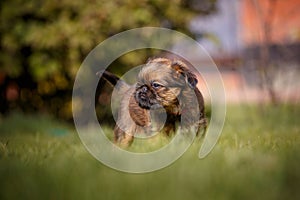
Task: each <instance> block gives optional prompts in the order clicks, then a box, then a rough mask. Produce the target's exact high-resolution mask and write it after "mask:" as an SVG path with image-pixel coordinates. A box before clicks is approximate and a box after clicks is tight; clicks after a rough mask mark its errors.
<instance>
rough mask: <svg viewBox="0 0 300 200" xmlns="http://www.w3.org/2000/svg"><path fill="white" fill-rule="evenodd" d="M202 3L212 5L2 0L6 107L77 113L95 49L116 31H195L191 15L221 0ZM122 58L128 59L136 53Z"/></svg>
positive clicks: (153, 0)
mask: <svg viewBox="0 0 300 200" xmlns="http://www.w3.org/2000/svg"><path fill="white" fill-rule="evenodd" d="M202 3H203V4H209V5H212V6H210V7H207V6H204V8H205V9H202V8H203V7H201V6H199V5H201V3H199V2H198V1H195V0H188V1H184V0H169V1H165V0H127V1H121V0H114V1H106V0H88V1H73V0H45V1H40V0H29V1H28V0H3V1H1V3H0V4H1V13H0V20H1V26H0V37H1V43H0V50H1V55H0V65H1V69H0V75H1V74H2V77H5V78H2V81H1V77H0V84H1V82H2V84H1V85H0V88H1V95H2V97H3V98H4V99H5V100H4V101H3V102H2V104H1V110H2V111H3V112H4V111H6V110H8V109H9V108H11V107H12V108H15V107H20V108H22V109H23V110H24V109H25V110H26V109H29V110H41V109H45V110H50V111H51V112H53V113H55V114H56V115H57V116H60V117H64V118H71V116H72V114H71V92H72V85H73V81H74V77H75V75H76V72H77V70H78V68H79V66H80V64H81V62H82V61H83V59H84V58H85V56H86V55H87V54H88V52H89V51H90V50H91V49H93V48H94V47H95V46H96V45H97V44H99V43H100V42H101V41H103V40H105V39H106V38H108V37H109V36H111V35H114V34H116V33H119V32H121V31H124V30H127V29H131V28H136V27H142V26H158V27H167V28H171V29H175V30H178V31H181V32H184V33H187V34H189V35H191V36H192V35H193V34H192V33H191V32H190V31H189V29H188V25H189V22H190V20H191V19H192V18H193V17H195V16H196V15H199V14H206V13H208V12H210V11H211V10H212V9H213V8H214V6H213V5H214V4H215V0H205V1H202ZM144 56H145V55H144ZM120 62H121V63H120V64H123V65H126V63H127V62H132V59H131V60H130V59H123V60H121V61H120ZM133 64H134V63H133ZM136 64H138V63H136ZM11 84H15V85H16V86H17V87H15V90H17V92H18V97H17V98H16V99H17V100H15V99H14V100H13V102H11V101H10V100H9V99H8V98H7V94H8V93H7V88H9V87H11ZM2 97H1V98H2Z"/></svg>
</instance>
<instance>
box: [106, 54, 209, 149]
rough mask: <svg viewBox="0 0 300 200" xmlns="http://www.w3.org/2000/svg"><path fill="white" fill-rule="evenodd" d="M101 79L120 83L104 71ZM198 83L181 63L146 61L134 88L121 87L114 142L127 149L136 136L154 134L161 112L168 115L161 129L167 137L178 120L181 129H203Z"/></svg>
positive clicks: (203, 116)
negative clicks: (182, 125)
mask: <svg viewBox="0 0 300 200" xmlns="http://www.w3.org/2000/svg"><path fill="white" fill-rule="evenodd" d="M102 76H103V77H104V78H105V79H107V80H108V81H109V82H110V83H112V84H113V85H115V84H116V82H117V81H118V80H119V78H118V77H116V76H115V75H113V74H111V73H109V72H106V71H105V72H103V75H102ZM197 83H198V81H197V78H196V76H195V74H193V73H192V72H191V71H190V70H189V69H188V67H187V65H186V64H185V63H184V62H182V61H179V60H170V59H167V58H156V59H151V60H149V61H148V62H147V63H146V64H145V66H143V67H142V69H141V71H140V72H139V74H138V81H137V83H136V85H133V86H130V85H127V84H126V83H122V84H121V85H122V87H120V90H121V94H124V95H123V96H122V99H121V105H120V109H119V112H118V119H117V123H116V126H115V129H114V135H115V142H116V143H117V144H119V145H121V146H125V147H126V146H129V145H130V144H131V143H132V141H133V139H134V136H135V135H137V134H141V133H144V134H148V133H150V132H151V131H153V125H154V121H155V118H156V117H157V118H158V120H156V122H155V123H159V122H160V119H161V116H162V113H164V112H165V113H166V115H167V116H166V122H165V124H164V129H163V130H164V132H165V133H166V134H167V135H169V134H170V133H171V132H173V131H174V132H175V126H176V123H177V122H179V121H181V122H183V121H184V124H185V126H186V127H183V128H188V127H190V126H196V128H197V130H198V128H199V127H200V126H202V127H204V128H205V127H206V119H205V114H204V100H203V96H202V94H201V92H200V91H199V89H198V88H197V87H196V85H197ZM195 106H196V107H195ZM152 111H153V113H154V116H156V117H154V118H153V115H151V112H152ZM154 130H155V129H154Z"/></svg>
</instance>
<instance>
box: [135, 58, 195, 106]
mask: <svg viewBox="0 0 300 200" xmlns="http://www.w3.org/2000/svg"><path fill="white" fill-rule="evenodd" d="M197 82H198V81H197V78H196V76H195V75H194V74H193V73H192V72H191V71H190V70H188V67H187V65H186V64H185V63H183V62H182V61H179V60H174V61H172V60H170V59H167V58H156V59H152V60H150V61H148V62H147V63H146V65H145V66H144V67H143V68H142V69H141V71H140V73H139V74H138V82H137V84H136V90H135V99H136V101H137V102H138V104H139V106H140V107H142V108H145V109H155V108H159V107H164V108H168V107H174V106H178V104H179V100H178V98H179V95H180V94H181V92H182V91H183V90H194V89H195V87H196V85H197Z"/></svg>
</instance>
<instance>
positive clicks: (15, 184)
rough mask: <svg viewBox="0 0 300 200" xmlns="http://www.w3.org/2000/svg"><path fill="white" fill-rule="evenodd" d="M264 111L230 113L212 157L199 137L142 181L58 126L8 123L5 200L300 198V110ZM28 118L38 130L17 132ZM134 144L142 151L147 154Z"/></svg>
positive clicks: (2, 163)
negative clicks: (203, 149) (54, 130)
mask: <svg viewBox="0 0 300 200" xmlns="http://www.w3.org/2000/svg"><path fill="white" fill-rule="evenodd" d="M264 109H265V112H264V114H262V113H261V112H260V110H261V107H247V106H236V107H230V108H228V111H227V119H226V123H225V126H224V130H223V133H222V135H221V138H220V139H219V142H218V144H217V145H216V147H215V148H214V149H213V151H212V153H211V154H210V155H208V157H206V158H204V159H203V160H199V159H198V157H197V154H198V151H199V147H200V145H201V143H202V140H201V139H200V140H199V139H198V140H199V141H195V142H194V144H193V145H192V147H191V148H190V149H189V150H188V151H187V152H186V153H185V154H184V155H183V157H181V158H180V159H179V160H177V161H176V162H175V163H174V164H172V165H171V166H168V167H166V168H164V169H162V170H159V171H156V172H153V173H148V174H139V175H136V174H127V173H122V172H118V171H115V170H113V169H110V168H108V167H106V166H104V165H103V164H101V163H99V162H98V161H97V160H96V159H94V158H93V157H92V156H91V155H90V154H89V153H88V152H87V151H86V150H85V149H84V146H83V144H81V142H80V141H79V138H78V136H76V133H75V132H74V133H73V132H70V131H69V134H65V135H61V136H59V137H58V136H54V135H52V134H49V132H48V131H49V126H48V125H50V124H52V123H53V122H52V121H51V120H50V121H49V124H47V123H46V121H47V120H46V119H47V118H41V117H36V118H35V117H30V118H29V117H28V116H26V117H23V118H22V117H21V116H16V115H14V116H13V117H12V118H7V119H2V120H0V133H1V134H0V178H1V180H3V181H1V183H0V198H1V199H174V200H176V199H299V198H300V193H299V189H298V188H299V184H300V170H299V163H300V156H299V155H300V154H299V152H300V136H299V132H300V126H299V124H300V123H299V117H298V115H299V112H300V108H299V106H298V107H292V106H283V107H282V106H277V107H268V106H266V107H265V108H264ZM22 119H23V121H25V122H26V123H23V124H31V125H32V126H33V128H31V129H29V128H28V127H27V128H26V130H27V131H29V132H28V133H27V134H23V133H24V132H22V130H20V129H16V126H15V123H14V122H18V123H21V121H22ZM40 119H43V120H42V122H43V123H41V124H40V123H39V122H40ZM30 121H31V122H30ZM21 124H22V123H21ZM34 124H36V125H37V126H35V125H34ZM31 125H30V126H31ZM38 126H39V129H37V127H38ZM3 127H6V128H5V129H4V128H3ZM8 127H10V129H8ZM50 127H51V126H50ZM57 127H58V125H53V126H52V128H57ZM59 128H61V127H60V126H59ZM5 130H6V131H5ZM8 130H9V132H7V131H8ZM30 130H31V131H30ZM106 130H107V131H109V128H106ZM110 132H111V130H110ZM133 145H134V146H133V147H132V148H133V149H134V150H138V149H140V150H144V149H145V148H146V147H145V146H139V143H133ZM149 145H150V148H151V145H153V144H149ZM158 145H160V142H159V141H158ZM99 148H100V147H99ZM162 191H163V192H162Z"/></svg>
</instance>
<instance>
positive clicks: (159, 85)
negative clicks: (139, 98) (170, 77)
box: [152, 83, 162, 89]
mask: <svg viewBox="0 0 300 200" xmlns="http://www.w3.org/2000/svg"><path fill="white" fill-rule="evenodd" d="M152 87H153V88H154V89H158V88H161V87H162V85H161V84H159V83H152Z"/></svg>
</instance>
